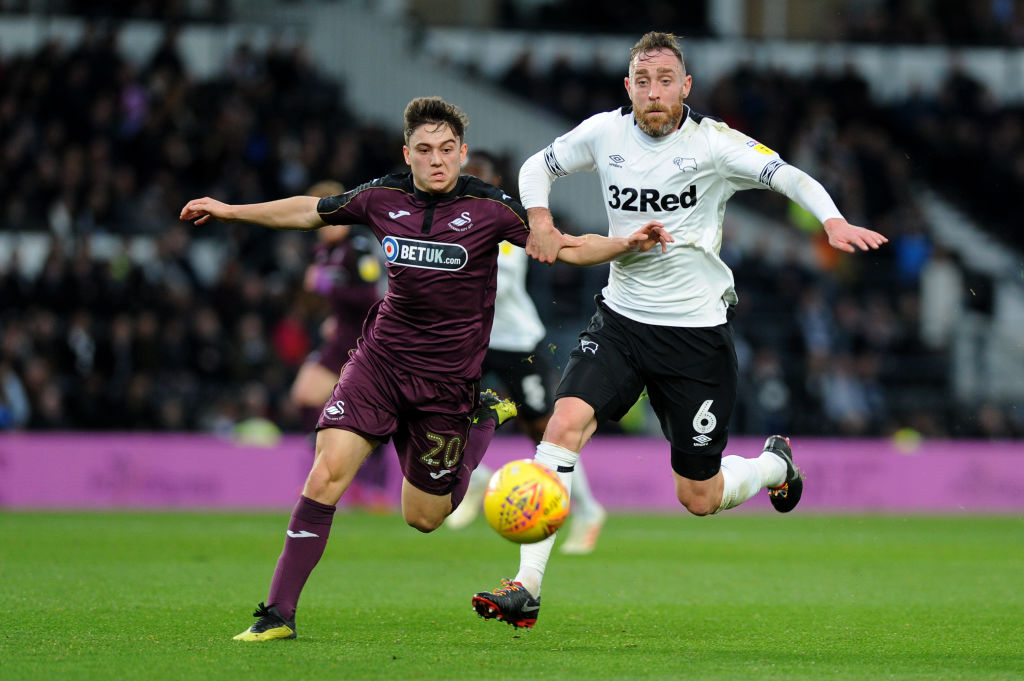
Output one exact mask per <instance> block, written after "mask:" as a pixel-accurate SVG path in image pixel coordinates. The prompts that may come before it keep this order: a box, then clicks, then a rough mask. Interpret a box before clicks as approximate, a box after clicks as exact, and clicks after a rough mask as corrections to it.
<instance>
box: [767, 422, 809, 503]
mask: <svg viewBox="0 0 1024 681" xmlns="http://www.w3.org/2000/svg"><path fill="white" fill-rule="evenodd" d="M764 451H766V452H771V453H772V454H774V455H775V456H777V457H779V458H780V459H782V460H783V461H785V462H786V481H785V482H784V483H782V484H781V485H779V486H778V487H769V488H768V500H769V501H771V502H772V506H774V507H775V510H776V511H778V512H779V513H789V512H790V511H792V510H793V509H794V508H796V505H797V504H798V503H800V495H801V494H803V492H804V479H803V476H801V475H800V470H799V469H798V468H797V467H796V465H795V464H794V463H793V451H792V450H791V449H790V448H789V438H788V437H783V436H781V435H772V436H771V437H769V438H768V439H767V440H765V441H764Z"/></svg>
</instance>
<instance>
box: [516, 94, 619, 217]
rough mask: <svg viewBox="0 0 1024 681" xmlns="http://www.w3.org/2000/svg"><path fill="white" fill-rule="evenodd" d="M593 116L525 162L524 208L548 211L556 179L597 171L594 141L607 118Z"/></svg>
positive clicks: (521, 180)
mask: <svg viewBox="0 0 1024 681" xmlns="http://www.w3.org/2000/svg"><path fill="white" fill-rule="evenodd" d="M608 115H619V114H618V113H617V112H611V113H610V114H609V113H604V114H597V115H596V116H591V117H590V118H588V119H587V120H585V121H583V122H582V123H580V124H579V125H578V126H576V127H575V128H573V129H572V130H570V131H569V132H567V133H565V134H564V135H562V136H561V137H559V138H558V139H556V140H555V141H554V142H552V143H551V144H550V145H548V147H547V148H546V149H544V150H543V151H538V152H537V153H536V154H534V155H533V156H531V157H530V158H528V159H526V162H525V163H523V167H522V168H520V169H519V198H520V202H521V203H522V204H523V207H524V208H538V207H540V208H547V207H548V196H549V195H550V194H551V184H552V183H553V182H554V181H555V179H556V178H559V177H565V176H566V175H569V174H571V173H578V172H580V171H583V170H596V169H597V165H596V164H595V163H594V154H593V140H594V139H595V137H596V135H597V134H598V129H599V128H600V126H601V122H602V121H603V120H604V117H605V116H608Z"/></svg>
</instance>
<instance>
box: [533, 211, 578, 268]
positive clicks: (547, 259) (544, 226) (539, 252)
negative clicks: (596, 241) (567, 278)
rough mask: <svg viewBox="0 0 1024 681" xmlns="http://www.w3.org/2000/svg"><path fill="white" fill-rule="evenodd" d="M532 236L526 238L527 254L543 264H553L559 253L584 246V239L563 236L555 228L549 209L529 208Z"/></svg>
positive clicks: (569, 235) (568, 235)
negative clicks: (564, 249) (566, 249)
mask: <svg viewBox="0 0 1024 681" xmlns="http://www.w3.org/2000/svg"><path fill="white" fill-rule="evenodd" d="M526 214H527V217H528V219H529V221H530V235H529V236H528V237H527V238H526V254H527V255H528V256H530V257H531V258H534V259H536V260H539V261H541V262H543V263H549V264H550V263H553V262H554V261H555V259H556V258H557V256H558V251H560V250H562V249H563V248H575V247H577V246H582V245H583V241H584V240H583V239H582V238H580V237H578V236H572V235H571V234H563V233H562V232H560V231H558V229H556V228H555V223H554V221H553V220H552V218H551V211H549V210H548V209H547V208H528V209H527V210H526Z"/></svg>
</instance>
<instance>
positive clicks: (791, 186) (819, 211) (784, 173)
mask: <svg viewBox="0 0 1024 681" xmlns="http://www.w3.org/2000/svg"><path fill="white" fill-rule="evenodd" d="M768 186H769V187H771V188H772V189H774V190H775V191H777V192H779V193H780V194H785V195H786V196H788V197H789V198H790V199H792V200H793V201H795V202H797V203H798V204H800V207H801V208H803V209H804V210H806V211H807V212H808V213H810V214H811V215H813V216H814V217H816V218H817V219H818V222H820V223H821V224H825V220H830V219H831V218H842V217H843V214H842V213H840V212H839V208H837V207H836V204H835V202H834V201H833V200H832V197H831V196H829V195H828V192H827V191H825V188H824V187H822V186H821V183H820V182H818V181H817V180H815V179H814V178H813V177H811V176H810V175H808V174H807V173H805V172H804V171H802V170H800V169H799V168H794V167H793V166H791V165H784V166H782V167H780V168H779V169H778V170H777V171H775V174H774V176H773V177H772V178H771V184H769V185H768Z"/></svg>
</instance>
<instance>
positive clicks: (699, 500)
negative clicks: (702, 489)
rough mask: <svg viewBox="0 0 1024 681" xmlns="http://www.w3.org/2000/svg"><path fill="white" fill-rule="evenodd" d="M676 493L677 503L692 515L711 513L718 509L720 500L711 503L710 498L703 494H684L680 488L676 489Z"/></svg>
mask: <svg viewBox="0 0 1024 681" xmlns="http://www.w3.org/2000/svg"><path fill="white" fill-rule="evenodd" d="M676 493H677V496H678V497H679V503H680V504H682V505H683V506H684V507H685V508H686V510H687V511H689V512H690V513H691V514H693V515H698V516H704V515H711V514H712V513H714V512H715V511H717V510H718V505H719V503H720V502H719V503H713V502H712V500H711V499H710V498H709V497H707V496H705V495H695V494H686V493H683V492H682V491H681V490H677V492H676Z"/></svg>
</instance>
